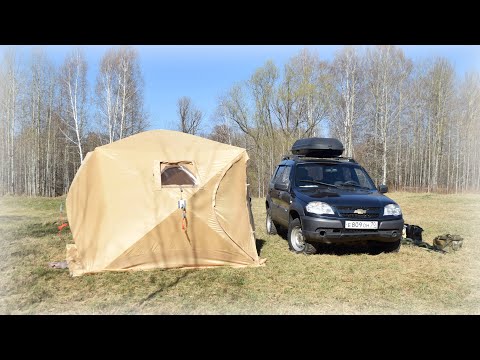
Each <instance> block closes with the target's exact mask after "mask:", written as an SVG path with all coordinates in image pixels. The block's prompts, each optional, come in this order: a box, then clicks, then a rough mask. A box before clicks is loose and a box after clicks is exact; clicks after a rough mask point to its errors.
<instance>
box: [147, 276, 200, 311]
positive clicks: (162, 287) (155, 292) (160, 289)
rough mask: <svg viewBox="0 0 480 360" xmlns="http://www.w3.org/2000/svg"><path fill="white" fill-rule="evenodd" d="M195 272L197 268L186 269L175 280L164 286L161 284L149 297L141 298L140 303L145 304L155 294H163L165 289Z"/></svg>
mask: <svg viewBox="0 0 480 360" xmlns="http://www.w3.org/2000/svg"><path fill="white" fill-rule="evenodd" d="M193 272H195V270H185V271H184V272H183V274H181V275H180V276H179V277H178V278H176V279H175V280H173V281H172V282H171V283H169V284H165V285H163V286H161V287H160V288H159V289H158V290H155V291H154V292H152V293H150V294H149V295H148V296H147V297H145V298H144V299H143V300H141V301H140V302H139V303H138V305H143V304H144V303H146V302H147V301H149V300H151V299H153V298H154V297H155V296H157V295H158V294H161V293H162V292H164V291H165V290H167V289H170V288H172V287H174V286H176V285H177V284H178V283H179V282H180V281H181V280H183V279H185V278H186V277H187V276H188V275H190V274H191V273H193Z"/></svg>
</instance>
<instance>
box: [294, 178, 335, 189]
mask: <svg viewBox="0 0 480 360" xmlns="http://www.w3.org/2000/svg"><path fill="white" fill-rule="evenodd" d="M299 182H306V183H311V184H319V185H324V186H332V187H335V188H338V186H337V185H333V184H327V183H324V182H321V181H315V180H299Z"/></svg>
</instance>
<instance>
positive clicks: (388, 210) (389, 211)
mask: <svg viewBox="0 0 480 360" xmlns="http://www.w3.org/2000/svg"><path fill="white" fill-rule="evenodd" d="M387 215H393V216H399V215H402V210H401V209H400V206H398V205H397V204H388V205H387V206H385V208H384V209H383V216H387Z"/></svg>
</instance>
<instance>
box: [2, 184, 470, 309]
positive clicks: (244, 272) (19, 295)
mask: <svg viewBox="0 0 480 360" xmlns="http://www.w3.org/2000/svg"><path fill="white" fill-rule="evenodd" d="M388 195H389V196H390V197H391V198H393V199H394V200H396V201H397V202H398V203H399V204H400V206H401V207H402V209H403V212H404V217H405V221H406V222H407V223H410V224H416V225H420V226H422V227H423V228H424V230H425V231H424V240H425V241H427V242H429V243H431V241H432V239H433V237H435V236H436V235H438V234H441V233H444V232H450V233H458V234H461V235H462V236H463V237H464V239H465V240H464V246H463V248H462V249H461V250H460V251H458V252H456V253H449V254H446V255H442V254H439V253H433V252H428V251H426V250H424V249H420V248H416V247H412V246H402V248H401V249H400V252H399V253H391V254H384V253H382V254H379V255H370V254H368V253H367V252H366V251H364V249H362V248H352V249H351V252H350V253H347V254H343V253H342V252H341V251H336V252H335V251H334V252H331V251H330V252H324V253H322V254H317V255H313V256H305V255H298V254H294V253H292V252H290V251H289V250H288V245H287V242H286V240H285V239H284V238H283V237H282V236H279V235H275V236H272V235H267V234H266V233H265V230H264V220H265V209H264V199H254V201H253V211H254V216H255V224H256V237H257V244H258V247H259V248H260V255H261V257H264V258H266V259H267V261H266V265H265V266H262V267H256V268H240V269H238V268H227V267H224V268H213V269H199V270H161V269H158V270H152V271H138V272H128V273H123V272H122V273H121V272H118V273H115V272H108V273H99V274H94V275H86V276H81V277H75V278H72V277H70V276H69V274H68V271H67V270H55V269H50V268H48V266H47V264H48V262H50V261H63V260H64V259H65V245H66V244H67V243H70V242H72V239H71V235H70V233H69V232H68V231H66V230H64V231H63V232H62V234H61V235H60V236H59V235H58V231H57V226H58V224H59V223H60V219H59V208H60V204H61V203H62V202H64V198H54V199H50V198H49V199H47V198H25V197H3V198H0V266H1V269H0V270H1V271H0V313H2V314H51V313H53V314H139V313H141V314H480V265H479V262H478V258H479V257H480V239H479V236H478V234H479V233H480V221H479V219H480V209H479V207H478V204H480V195H435V194H414V193H392V194H388Z"/></svg>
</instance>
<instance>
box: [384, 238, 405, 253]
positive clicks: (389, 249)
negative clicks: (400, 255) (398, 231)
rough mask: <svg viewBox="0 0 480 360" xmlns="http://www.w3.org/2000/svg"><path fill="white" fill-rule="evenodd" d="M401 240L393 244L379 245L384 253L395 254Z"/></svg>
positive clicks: (398, 249)
mask: <svg viewBox="0 0 480 360" xmlns="http://www.w3.org/2000/svg"><path fill="white" fill-rule="evenodd" d="M401 244H402V243H401V240H397V241H394V242H389V243H383V244H382V245H381V250H382V252H384V253H396V252H399V251H400V246H401Z"/></svg>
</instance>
